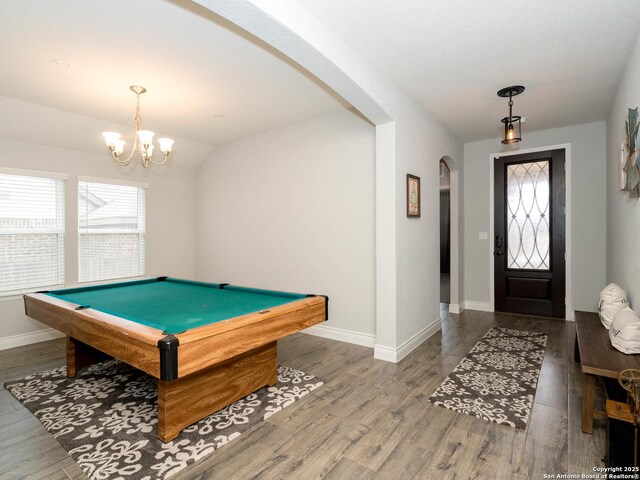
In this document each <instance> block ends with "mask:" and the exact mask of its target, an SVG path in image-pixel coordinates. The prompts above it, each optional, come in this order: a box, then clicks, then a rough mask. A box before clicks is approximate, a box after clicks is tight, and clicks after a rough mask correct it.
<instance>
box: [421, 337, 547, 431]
mask: <svg viewBox="0 0 640 480" xmlns="http://www.w3.org/2000/svg"><path fill="white" fill-rule="evenodd" d="M546 344H547V336H546V335H545V334H543V333H538V332H527V331H522V330H513V329H510V328H498V327H496V328H492V329H491V330H489V332H488V333H487V334H486V335H485V336H484V337H482V339H480V341H479V342H478V343H476V345H475V346H474V347H473V348H472V349H471V351H470V352H469V353H468V354H467V356H466V357H464V358H463V359H462V361H461V362H460V363H459V364H458V366H457V367H456V368H455V369H454V370H453V372H451V374H450V375H449V376H448V377H447V378H446V379H445V380H444V382H442V384H441V385H440V386H439V387H438V389H437V390H436V391H435V392H434V393H433V394H432V395H431V397H430V398H429V400H430V401H431V403H433V404H434V405H439V406H441V407H445V408H448V409H449V410H455V411H456V412H460V413H466V414H467V415H473V416H475V417H479V418H482V419H483V420H488V421H490V422H495V423H499V424H502V425H509V426H510V427H515V428H521V429H524V428H526V426H527V422H528V420H529V415H530V414H531V407H532V405H533V398H534V396H535V394H536V387H537V384H538V377H539V376H540V367H541V365H542V358H543V357H544V351H545V346H546Z"/></svg>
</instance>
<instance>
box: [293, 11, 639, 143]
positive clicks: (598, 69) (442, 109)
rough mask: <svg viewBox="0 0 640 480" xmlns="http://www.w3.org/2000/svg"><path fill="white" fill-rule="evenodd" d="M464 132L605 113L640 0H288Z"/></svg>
mask: <svg viewBox="0 0 640 480" xmlns="http://www.w3.org/2000/svg"><path fill="white" fill-rule="evenodd" d="M288 1H291V2H296V3H298V4H301V5H302V6H303V7H304V8H306V9H307V10H308V11H309V12H310V13H311V14H313V15H314V16H316V17H317V18H318V19H319V20H320V21H322V22H323V23H324V24H325V25H326V26H327V27H328V28H329V29H331V30H333V31H334V32H335V33H336V34H337V35H338V36H339V37H341V38H342V39H343V40H345V41H346V42H347V43H348V44H350V46H351V47H352V48H354V50H356V51H357V52H358V53H360V54H361V55H362V56H363V57H365V58H366V59H367V60H368V61H369V62H371V63H372V64H374V65H375V66H376V67H377V68H378V69H379V70H381V71H382V72H384V73H385V74H386V75H387V76H389V77H390V78H391V79H392V80H394V81H395V82H396V84H397V85H399V86H400V87H401V88H403V89H404V90H405V91H406V92H407V93H408V94H409V95H410V96H412V97H413V98H414V99H415V100H417V101H418V102H419V103H420V104H421V105H422V106H423V107H424V108H425V110H427V111H429V112H430V113H431V114H433V115H434V116H435V117H436V118H437V119H438V120H440V121H441V122H442V123H443V124H444V125H445V126H447V127H448V128H449V129H451V130H452V131H454V132H455V133H456V135H457V136H458V138H460V139H461V140H463V141H465V142H468V141H473V140H480V139H486V138H491V137H493V136H498V135H499V134H500V127H501V126H500V123H499V119H500V118H501V117H504V116H506V114H507V108H508V107H507V101H506V100H505V99H501V98H499V97H498V96H497V95H496V92H497V91H498V90H499V89H500V88H502V87H506V86H509V85H524V86H525V87H526V90H525V92H524V93H523V94H522V95H520V96H519V97H517V98H515V99H514V104H515V105H514V114H518V115H523V116H526V117H527V123H526V125H524V126H523V132H524V134H526V131H527V130H529V131H533V130H541V129H546V128H554V127H559V126H565V125H575V124H580V123H586V122H591V121H597V120H604V119H606V116H607V113H608V110H609V108H610V107H611V104H612V103H613V97H614V95H615V92H616V89H617V86H618V83H619V81H620V79H621V76H622V73H623V70H624V66H625V63H626V60H627V58H628V56H629V53H630V50H631V47H632V45H633V43H634V40H635V38H636V37H637V34H638V30H639V29H640V1H638V0H587V1H585V0H582V1H579V0H571V1H569V0H535V1H531V0H509V1H508V2H505V1H504V0H484V1H472V0H426V1H425V0H399V1H390V0H288Z"/></svg>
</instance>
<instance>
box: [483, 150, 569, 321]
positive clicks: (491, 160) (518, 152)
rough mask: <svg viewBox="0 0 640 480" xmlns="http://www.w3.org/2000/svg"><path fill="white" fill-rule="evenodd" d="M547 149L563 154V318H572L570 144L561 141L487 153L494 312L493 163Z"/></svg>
mask: <svg viewBox="0 0 640 480" xmlns="http://www.w3.org/2000/svg"><path fill="white" fill-rule="evenodd" d="M547 150H564V154H565V159H564V162H565V178H564V184H565V202H566V208H567V214H566V216H565V252H566V253H567V258H566V261H565V318H566V319H567V320H573V305H572V303H573V302H572V298H571V291H572V290H571V286H572V282H571V276H572V275H571V265H572V249H571V237H572V235H571V144H570V143H563V144H558V145H548V146H544V147H535V148H526V149H522V150H513V151H509V152H499V153H492V154H490V155H489V238H488V240H489V242H488V243H489V245H488V250H487V256H488V259H489V308H490V311H492V312H495V305H496V303H495V299H496V292H495V265H494V261H493V251H494V248H493V239H494V238H495V234H494V230H495V225H494V220H495V218H494V199H493V197H494V195H495V192H494V187H495V185H494V179H493V177H494V163H495V159H496V158H499V157H507V156H511V155H521V154H524V153H535V152H545V151H547Z"/></svg>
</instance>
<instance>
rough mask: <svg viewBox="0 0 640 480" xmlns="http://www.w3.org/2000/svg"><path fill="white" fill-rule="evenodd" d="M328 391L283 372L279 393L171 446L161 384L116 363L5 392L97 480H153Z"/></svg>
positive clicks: (48, 375)
mask: <svg viewBox="0 0 640 480" xmlns="http://www.w3.org/2000/svg"><path fill="white" fill-rule="evenodd" d="M322 384H323V382H321V381H320V380H318V379H317V378H315V377H314V376H313V375H307V374H306V373H304V372H301V371H298V370H293V369H291V368H288V367H282V366H280V367H278V384H277V385H275V386H273V387H265V388H262V389H260V390H258V391H257V392H254V393H252V394H250V395H247V396H246V397H244V398H243V399H240V400H238V401H237V402H235V403H233V404H231V405H229V406H228V407H225V408H223V409H221V410H219V411H217V412H215V413H213V414H212V415H210V416H208V417H206V418H204V419H202V420H200V421H199V422H197V423H195V424H193V425H191V426H189V427H187V428H185V429H184V430H183V431H182V433H181V434H180V436H178V437H177V438H176V439H175V440H173V441H171V442H168V443H166V444H164V443H162V442H161V441H160V440H159V439H158V437H157V436H156V433H157V430H156V424H157V422H158V419H157V403H156V398H157V393H156V390H157V389H156V384H155V381H154V379H153V378H152V377H150V376H148V375H146V374H144V373H142V372H140V371H139V370H135V369H133V368H131V367H129V366H128V365H126V364H124V363H122V362H119V361H117V360H110V361H107V362H103V363H100V364H97V365H94V366H92V367H89V368H87V369H85V370H84V371H83V372H82V373H80V374H79V375H78V376H77V377H76V379H69V378H67V377H66V367H60V368H57V369H55V370H50V371H47V372H43V373H38V374H35V375H30V376H28V377H26V378H24V379H22V380H18V381H13V382H7V383H6V384H5V388H6V389H7V390H9V392H11V394H12V395H13V396H14V397H15V398H16V399H18V400H19V401H20V402H22V404H23V405H24V406H25V407H26V408H28V409H29V410H30V411H31V412H32V413H33V414H34V415H35V416H36V417H37V418H38V419H39V420H40V422H42V424H43V425H44V426H45V428H46V429H47V430H48V431H49V433H51V434H52V435H53V436H54V437H56V438H57V439H58V441H59V442H60V443H61V444H62V446H63V447H64V448H65V450H66V451H67V452H68V453H69V455H70V456H71V458H73V459H74V460H75V461H76V462H77V463H78V464H79V465H80V467H81V468H82V470H83V471H84V472H85V473H86V474H87V475H88V476H89V477H90V478H91V479H101V480H106V479H110V478H114V479H115V478H118V479H120V478H122V479H131V480H133V479H141V480H151V479H164V478H169V477H170V476H172V475H174V474H176V473H178V472H179V471H180V470H182V469H184V468H185V467H187V466H188V465H190V464H192V463H194V462H196V461H198V460H200V459H202V458H204V457H206V456H208V455H210V454H211V453H213V452H214V451H216V450H217V449H219V448H220V447H221V446H223V445H224V444H226V443H228V442H230V441H231V440H233V439H235V438H238V437H239V436H240V434H241V433H242V432H244V431H246V430H247V429H249V428H251V427H252V426H253V425H255V424H256V423H258V422H260V421H262V420H265V419H267V418H269V417H270V416H271V415H273V414H274V413H277V412H279V411H280V410H282V409H283V408H285V407H287V406H289V405H291V404H292V403H294V402H295V401H296V400H298V399H300V398H302V397H304V396H305V395H307V394H308V393H309V392H311V391H313V390H315V389H316V388H318V387H320V386H321V385H322Z"/></svg>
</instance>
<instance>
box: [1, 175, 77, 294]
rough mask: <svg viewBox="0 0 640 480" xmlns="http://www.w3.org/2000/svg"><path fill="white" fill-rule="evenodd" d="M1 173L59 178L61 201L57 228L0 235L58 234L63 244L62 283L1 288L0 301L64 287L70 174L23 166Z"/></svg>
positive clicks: (4, 232) (2, 232)
mask: <svg viewBox="0 0 640 480" xmlns="http://www.w3.org/2000/svg"><path fill="white" fill-rule="evenodd" d="M0 175H13V176H20V177H33V178H46V179H51V180H59V181H60V183H58V184H56V193H55V195H56V202H58V201H59V202H60V205H57V208H56V224H57V225H59V226H58V227H56V228H42V229H33V230H31V231H27V232H25V231H24V230H20V229H16V230H4V231H0V235H42V234H56V235H58V241H59V242H60V239H61V244H62V245H61V246H59V247H58V254H59V255H61V257H62V259H61V260H59V269H58V271H57V277H58V280H60V283H53V284H49V283H46V284H41V285H31V286H28V287H21V288H16V289H13V290H0V301H6V300H14V299H16V298H20V297H21V296H22V295H24V294H25V293H32V292H37V291H40V290H47V289H51V288H61V287H64V286H65V284H66V281H67V271H66V270H67V269H66V267H67V265H66V263H67V239H66V236H67V228H66V227H67V218H66V217H67V211H66V207H67V205H66V200H67V199H66V195H67V180H68V179H69V175H67V174H66V173H58V172H45V171H40V170H27V169H21V168H8V167H0ZM58 214H61V217H58Z"/></svg>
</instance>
